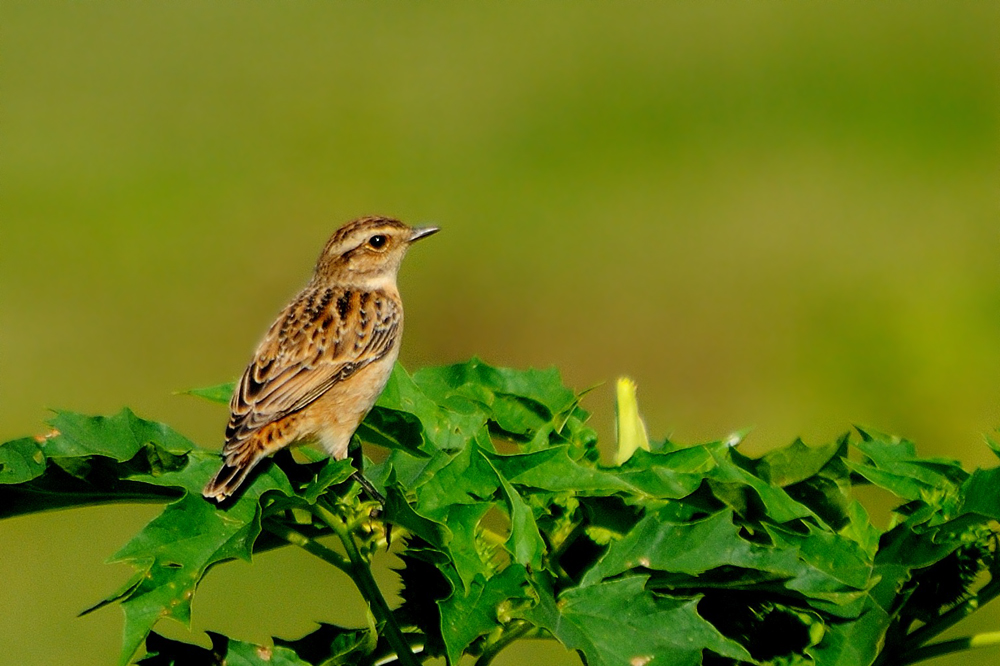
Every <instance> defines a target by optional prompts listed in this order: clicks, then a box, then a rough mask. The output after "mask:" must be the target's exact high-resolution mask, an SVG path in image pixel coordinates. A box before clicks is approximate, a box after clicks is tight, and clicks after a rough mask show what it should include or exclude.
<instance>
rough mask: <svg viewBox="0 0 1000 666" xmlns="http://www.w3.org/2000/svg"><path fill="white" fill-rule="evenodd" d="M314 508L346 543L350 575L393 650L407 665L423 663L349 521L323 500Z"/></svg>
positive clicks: (416, 665) (345, 548)
mask: <svg viewBox="0 0 1000 666" xmlns="http://www.w3.org/2000/svg"><path fill="white" fill-rule="evenodd" d="M312 510H313V513H315V515H316V517H317V518H319V519H320V520H322V521H323V522H324V523H326V524H327V525H329V526H330V529H332V530H333V531H334V533H336V535H337V536H338V537H340V540H341V542H342V543H343V544H344V550H345V551H347V557H348V558H349V559H350V561H351V562H350V572H349V573H350V576H351V578H352V579H353V580H354V584H355V585H357V586H358V590H359V591H360V592H361V596H363V597H364V598H365V601H367V602H368V605H369V606H370V607H371V611H372V615H374V616H375V619H377V620H378V621H380V622H381V623H382V627H383V629H384V631H385V637H386V640H387V641H389V645H391V646H392V649H393V650H395V651H396V654H397V655H398V656H399V662H400V663H401V664H404V665H405V666H419V664H420V661H419V660H418V659H417V658H416V657H415V656H414V654H413V651H412V650H411V649H410V644H409V642H408V641H407V640H406V637H405V636H404V635H403V632H402V630H401V629H400V628H399V625H398V624H396V618H394V617H393V616H392V610H391V609H390V608H389V604H387V603H386V601H385V597H383V596H382V591H381V590H379V588H378V584H377V583H376V582H375V578H374V577H372V572H371V568H370V567H369V566H368V562H366V561H365V559H364V558H363V557H362V556H361V553H360V552H359V551H358V545H357V544H356V543H355V542H354V537H353V535H352V534H351V532H350V530H348V529H347V524H346V523H345V522H344V520H343V519H342V518H341V517H340V516H338V515H337V514H336V513H334V512H333V511H332V510H331V509H330V508H329V507H328V506H327V505H326V504H325V503H324V502H322V501H320V502H317V503H316V504H315V505H313V507H312Z"/></svg>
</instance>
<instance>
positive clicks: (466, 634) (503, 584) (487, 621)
mask: <svg viewBox="0 0 1000 666" xmlns="http://www.w3.org/2000/svg"><path fill="white" fill-rule="evenodd" d="M527 583H528V579H527V572H526V571H525V569H524V567H522V566H519V565H516V564H514V565H511V566H509V567H507V568H506V569H504V570H503V571H502V572H501V573H499V574H497V575H495V576H493V577H492V578H490V579H488V580H487V579H485V578H484V577H483V576H482V575H477V576H476V577H475V578H474V579H473V580H472V581H471V584H470V585H469V589H468V591H467V592H466V593H465V594H461V593H459V592H456V593H455V594H452V595H451V596H450V597H448V598H447V599H446V600H444V601H442V602H440V603H439V604H438V606H439V607H440V609H441V635H442V637H443V638H444V643H445V647H446V649H447V655H448V663H450V664H457V663H458V660H459V658H460V657H461V656H462V652H463V651H464V650H465V649H466V648H467V647H469V645H471V644H472V642H473V641H474V640H476V639H477V638H479V637H480V636H485V635H486V634H488V633H490V632H492V631H494V630H495V629H497V628H498V627H500V626H501V619H500V617H499V616H498V613H499V609H500V607H501V606H502V605H510V604H512V603H517V602H518V601H519V600H527V599H528V597H527V595H526V592H525V587H526V586H527Z"/></svg>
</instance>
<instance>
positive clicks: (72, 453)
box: [41, 408, 194, 462]
mask: <svg viewBox="0 0 1000 666" xmlns="http://www.w3.org/2000/svg"><path fill="white" fill-rule="evenodd" d="M49 424H50V425H51V426H52V427H53V428H55V429H56V430H57V431H58V432H59V434H58V435H57V436H55V437H51V438H49V439H47V440H45V442H44V444H42V446H41V448H42V451H43V452H44V453H45V455H46V456H48V457H49V458H75V457H82V456H92V455H98V456H105V457H107V458H111V459H112V460H117V461H118V462H124V461H126V460H129V459H130V458H133V457H135V454H137V453H138V452H139V449H141V448H142V447H143V446H145V445H146V444H148V443H154V444H156V445H157V446H158V447H159V448H161V449H163V450H164V451H166V452H168V453H171V454H173V455H181V454H184V453H187V452H188V451H190V450H191V449H192V448H194V445H193V444H192V443H191V442H190V441H189V440H188V439H187V438H186V437H184V436H183V435H180V434H178V433H177V432H175V431H173V430H171V429H170V428H169V427H167V426H165V425H164V424H162V423H156V422H155V421H146V420H145V419H141V418H139V417H138V416H136V415H135V414H134V413H133V412H132V410H130V409H127V408H126V409H123V410H121V411H120V412H118V413H117V414H115V415H114V416H84V415H83V414H76V413H74V412H67V411H59V412H56V416H55V418H53V419H52V420H50V421H49Z"/></svg>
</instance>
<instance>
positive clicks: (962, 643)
mask: <svg viewBox="0 0 1000 666" xmlns="http://www.w3.org/2000/svg"><path fill="white" fill-rule="evenodd" d="M995 646H1000V631H991V632H989V633H985V634H976V635H974V636H966V637H964V638H955V639H953V640H950V641H941V642H940V643H931V644H930V645H925V646H923V647H919V648H917V649H915V650H911V651H909V652H907V653H905V654H903V656H902V657H901V658H900V660H899V662H898V663H899V664H900V666H904V665H905V664H914V663H916V662H918V661H923V660H925V659H931V658H933V657H940V656H941V655H944V654H951V653H952V652H962V651H963V650H970V649H972V648H980V647H995Z"/></svg>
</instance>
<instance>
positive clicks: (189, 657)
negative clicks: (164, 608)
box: [138, 632, 318, 666]
mask: <svg viewBox="0 0 1000 666" xmlns="http://www.w3.org/2000/svg"><path fill="white" fill-rule="evenodd" d="M208 635H209V637H210V638H211V639H212V648H211V649H206V648H203V647H200V646H198V645H191V644H190V643H184V642H182V641H176V640H173V639H170V638H165V637H164V636H161V635H159V634H157V633H150V634H149V638H148V639H147V640H146V652H147V654H146V656H145V657H143V658H142V659H141V660H140V661H139V662H138V664H139V665H140V666H217V665H218V664H220V663H221V664H225V665H226V666H265V665H266V666H313V663H318V662H313V663H310V662H307V661H303V660H302V659H300V658H299V656H298V655H297V654H296V653H295V652H294V651H293V650H292V649H290V648H288V647H283V646H281V645H275V646H274V647H271V646H266V645H255V644H253V643H245V642H243V641H237V640H233V639H231V638H227V637H226V636H223V635H221V634H217V633H214V632H208Z"/></svg>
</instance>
